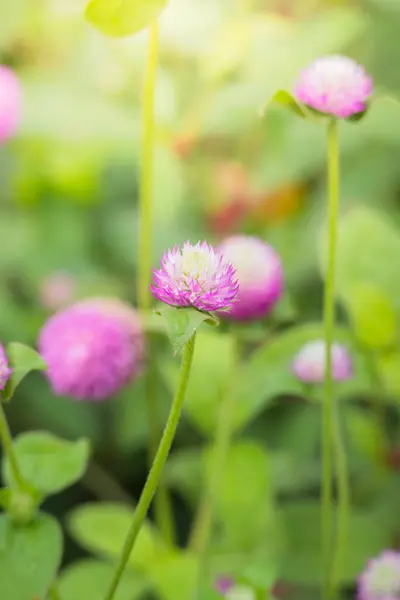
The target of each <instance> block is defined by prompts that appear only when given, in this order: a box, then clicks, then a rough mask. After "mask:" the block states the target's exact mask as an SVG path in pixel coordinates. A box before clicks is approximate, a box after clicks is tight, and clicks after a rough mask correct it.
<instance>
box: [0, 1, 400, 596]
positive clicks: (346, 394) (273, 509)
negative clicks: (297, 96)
mask: <svg viewBox="0 0 400 600" xmlns="http://www.w3.org/2000/svg"><path fill="white" fill-rule="evenodd" d="M93 4H95V2H93ZM155 4H158V5H159V6H161V4H163V3H162V2H158V3H155ZM84 7H85V2H83V1H82V0H74V1H73V0H69V1H68V2H64V1H63V0H38V1H36V2H32V1H31V0H13V2H12V3H9V2H6V0H0V11H1V14H2V18H1V23H0V54H1V62H2V63H5V64H9V65H10V66H12V67H14V68H15V69H16V71H17V72H18V74H19V75H20V77H21V81H22V84H23V95H24V110H23V113H24V114H23V122H22V124H21V128H20V131H19V134H18V136H17V137H16V138H15V139H14V140H13V141H12V142H10V143H8V144H6V145H4V146H3V147H2V148H1V151H0V236H1V239H2V250H3V251H2V252H1V254H0V286H1V290H2V291H1V294H0V337H1V339H2V341H3V342H5V343H7V342H9V341H11V340H18V341H20V342H24V343H30V344H34V343H35V340H36V337H37V333H38V330H39V329H40V327H41V325H42V324H43V322H44V320H45V319H46V318H47V316H48V315H49V313H50V312H51V311H50V310H49V307H48V306H47V304H46V297H45V295H44V284H45V282H46V281H48V280H49V278H51V277H52V276H53V275H54V274H55V273H60V272H63V273H66V274H68V275H70V276H71V277H72V278H73V280H74V290H73V292H71V294H70V298H68V300H69V301H74V300H76V299H78V298H82V297H86V296H88V295H99V296H101V295H109V294H111V295H117V296H119V297H121V298H123V299H126V300H128V301H130V302H132V303H133V304H134V303H135V299H136V286H135V274H136V268H137V265H138V262H139V261H140V260H141V257H140V256H138V254H137V230H138V209H137V187H138V173H139V142H140V136H141V126H140V119H141V82H142V78H143V71H144V63H145V60H144V59H145V50H146V35H145V33H139V34H138V35H135V36H134V37H132V38H127V39H124V40H118V41H116V40H111V39H107V38H106V37H103V36H102V35H100V33H99V32H97V31H96V30H95V29H94V28H92V27H91V26H90V25H89V24H88V23H87V22H85V20H84V19H83V11H84ZM160 23H161V56H160V66H159V69H158V74H157V75H158V81H157V98H156V115H157V139H156V149H155V173H154V178H155V193H154V218H155V224H154V225H155V227H154V238H153V256H152V259H153V262H154V264H156V263H157V261H158V259H159V257H160V255H161V254H162V252H163V251H164V250H165V249H166V248H167V247H169V246H171V245H173V244H174V243H179V242H181V241H183V240H186V239H190V240H192V241H197V240H198V239H203V238H207V239H208V240H210V241H211V242H216V241H218V240H219V239H221V238H222V237H223V236H225V235H228V234H230V233H234V232H237V231H241V232H245V233H251V234H254V235H258V236H260V237H261V238H263V239H265V240H267V241H268V242H270V243H271V244H272V245H273V246H274V247H275V248H276V249H277V251H278V252H279V253H280V254H281V256H282V259H283V263H284V268H285V277H286V295H285V298H284V301H283V302H282V303H281V306H278V307H277V309H276V311H275V312H274V313H273V314H272V315H271V317H270V318H269V319H268V320H266V321H265V322H260V323H257V324H254V325H250V326H239V327H238V328H237V330H236V334H237V337H238V338H239V339H240V341H241V342H240V343H241V353H240V365H239V367H238V368H237V369H235V377H236V378H237V385H235V386H234V389H233V390H232V392H231V393H232V394H234V396H235V406H234V425H235V434H234V442H233V445H232V447H231V449H230V452H229V455H228V460H227V466H226V471H225V472H224V476H223V477H222V479H221V482H220V495H219V498H218V502H217V526H216V528H215V531H214V532H213V534H214V535H213V539H212V544H211V550H210V552H211V558H210V561H209V562H210V565H209V569H210V573H211V579H212V577H216V576H217V575H219V574H221V573H223V574H228V575H229V574H234V575H235V576H237V577H239V578H241V579H242V580H243V581H248V582H249V583H251V584H252V585H255V586H256V585H259V584H260V581H261V582H262V585H265V587H270V585H271V581H270V580H272V579H273V580H274V582H275V579H279V580H283V581H284V582H286V583H288V584H290V586H292V587H291V588H290V590H291V591H290V592H289V596H290V597H294V594H295V597H296V598H301V597H302V596H301V594H303V593H304V594H306V597H307V599H308V600H313V598H314V597H316V589H317V585H318V583H319V581H320V554H321V552H320V546H319V522H320V517H319V509H318V506H317V503H316V498H317V494H318V489H319V481H320V474H319V469H320V459H319V456H320V399H321V398H320V394H319V393H318V391H317V392H316V393H315V397H314V398H313V402H306V401H305V399H304V398H305V397H306V396H307V393H308V390H305V389H304V388H303V387H302V386H301V385H300V384H299V382H298V381H297V380H295V378H294V377H293V376H292V374H291V371H290V366H291V360H292V357H293V355H294V353H295V352H296V351H297V350H298V349H299V348H300V347H301V345H302V344H303V343H304V342H306V341H308V340H310V339H315V338H318V337H321V332H322V329H321V323H320V318H321V310H320V309H321V289H322V280H323V272H324V246H325V237H326V236H325V233H324V232H325V187H326V183H325V139H324V131H323V129H322V128H320V127H318V126H317V125H314V124H310V123H309V122H308V121H305V120H301V119H297V118H295V117H294V116H293V115H291V114H290V113H289V112H287V111H285V110H283V109H282V108H280V107H279V106H276V105H275V106H271V107H269V110H268V111H267V113H266V114H265V115H264V116H262V117H261V116H260V111H261V109H262V107H263V106H265V104H266V103H267V102H268V101H269V99H271V98H272V96H273V94H274V93H275V92H276V90H278V89H281V88H283V89H289V90H291V89H292V87H293V81H294V79H295V77H296V74H297V72H298V70H299V69H300V68H301V67H303V66H304V65H305V64H306V63H307V62H308V61H309V60H312V59H313V58H315V57H316V56H318V55H321V54H325V53H346V54H348V55H350V56H353V57H354V58H356V59H357V60H359V61H360V62H362V63H363V64H364V65H365V66H366V68H367V69H368V70H369V71H370V72H371V73H372V74H373V76H374V79H375V85H376V89H377V92H378V93H379V99H378V100H377V102H376V103H375V105H374V107H373V109H372V110H371V111H370V112H369V113H368V114H367V116H366V117H365V119H363V120H362V121H361V122H360V123H358V124H347V123H346V124H343V125H342V126H341V128H340V129H341V131H340V135H341V153H342V183H341V212H342V218H341V223H340V240H339V241H340V243H339V264H338V278H337V283H338V303H339V305H340V309H341V323H340V325H339V326H338V328H337V339H338V340H339V341H342V342H345V343H346V345H347V346H348V347H349V348H351V350H352V352H353V356H354V364H355V377H354V379H353V380H351V381H349V382H345V383H344V384H343V385H341V386H340V387H339V388H338V401H339V402H340V405H341V407H343V411H342V419H343V425H344V429H345V431H346V433H347V452H348V456H349V462H350V469H351V482H352V500H353V508H352V516H351V523H350V530H351V535H349V547H348V556H346V561H345V568H344V570H343V572H342V573H341V581H342V583H343V584H344V586H348V585H351V584H352V583H354V578H355V577H356V575H357V574H358V572H359V571H360V569H361V568H362V567H363V565H364V564H365V562H366V560H367V559H368V557H370V556H371V555H374V554H376V553H377V552H379V551H380V550H381V549H383V548H386V547H389V546H391V545H394V544H395V543H396V540H397V539H398V537H397V536H398V535H399V533H400V527H399V522H398V517H397V508H396V507H397V506H398V502H399V498H400V485H399V476H398V469H399V468H400V460H399V455H398V452H399V443H400V421H399V418H398V405H399V398H400V375H399V365H400V345H399V327H398V325H399V317H400V313H399V311H400V284H399V281H400V280H399V277H398V259H399V257H400V229H399V227H400V202H399V200H400V195H399V192H400V176H399V169H398V164H399V160H400V134H399V131H400V105H399V104H398V103H397V102H396V100H395V99H396V97H397V96H398V91H399V88H400V76H399V69H398V63H399V59H400V48H399V45H398V41H397V34H398V27H399V26H400V11H399V10H398V8H397V6H396V3H394V2H389V1H383V0H382V1H381V0H379V1H377V0H365V1H364V2H362V1H359V2H356V1H355V0H354V2H352V1H350V0H349V1H345V0H343V1H341V2H339V1H334V0H332V1H331V2H329V1H328V0H327V1H325V2H323V1H322V0H321V1H317V0H313V1H307V2H305V1H304V0H286V1H284V0H274V1H271V2H267V1H264V0H257V1H256V0H254V2H251V1H249V2H237V3H235V6H234V7H233V3H232V2H230V1H229V0H218V1H216V0H204V1H203V2H198V1H197V0H171V2H170V4H169V6H168V7H167V8H166V10H165V12H163V14H162V17H161V20H160ZM146 319H147V316H146ZM146 323H147V326H148V329H149V330H150V329H152V330H153V335H154V336H155V339H156V347H157V354H158V358H159V365H158V370H157V373H156V377H157V382H158V386H157V387H158V389H157V393H158V404H159V406H160V419H162V422H164V421H165V417H166V414H167V412H168V408H169V406H170V402H171V396H172V392H173V388H174V385H175V382H176V378H177V370H178V361H177V359H176V358H174V357H173V356H172V352H171V350H170V346H169V343H168V340H167V337H166V335H165V333H164V330H163V329H162V327H161V326H160V325H159V324H158V321H153V320H152V318H150V317H149V319H148V321H147V320H146ZM233 343H234V342H233V338H232V334H231V331H230V329H229V327H227V326H226V324H222V325H221V326H220V327H219V328H218V329H216V330H214V329H212V330H211V329H208V330H206V329H205V328H204V330H203V331H202V332H201V333H199V335H198V344H197V348H196V353H195V360H194V366H193V374H192V380H191V382H190V386H189V391H188V398H187V403H186V406H185V413H184V418H183V419H182V422H181V426H180V429H179V432H178V438H177V441H176V444H175V447H174V451H173V453H172V456H171V459H170V461H169V463H168V465H167V469H166V472H165V481H166V482H168V484H169V486H170V487H171V488H172V490H173V493H174V499H175V500H176V505H175V513H176V517H177V522H178V523H179V527H180V532H179V533H180V539H181V540H186V538H187V535H188V525H189V523H188V519H189V518H190V519H191V518H192V515H193V513H194V511H195V509H196V507H197V505H198V501H199V497H200V495H201V493H202V490H204V486H205V485H206V479H207V473H208V470H207V464H208V463H207V457H208V456H209V452H210V450H211V444H212V441H213V438H214V434H215V424H216V420H217V418H218V414H219V409H220V405H221V401H222V398H223V396H224V394H226V393H227V389H228V388H229V386H228V384H229V383H230V381H231V378H232V369H234V366H233V365H234V357H233V352H234V350H233ZM144 388H145V386H144V384H143V381H142V380H140V381H138V382H136V383H135V384H133V385H131V386H130V387H129V388H128V389H126V390H124V391H123V392H121V394H119V396H118V397H117V398H115V400H113V401H111V402H109V403H107V404H105V405H101V406H98V405H89V404H82V403H74V402H71V400H70V399H67V398H55V397H54V396H53V394H52V393H51V391H50V390H49V388H48V385H47V383H46V382H45V380H44V378H43V377H42V376H41V375H40V374H32V375H31V376H29V378H28V379H27V380H25V381H24V382H23V383H22V384H21V386H20V387H19V388H18V390H17V393H16V395H15V399H14V401H13V403H12V404H11V405H10V417H11V423H12V427H13V429H14V430H15V431H16V432H24V431H25V430H30V429H41V430H42V429H49V430H50V431H52V432H54V434H60V435H63V436H66V437H67V438H69V439H71V440H76V439H77V438H80V437H82V436H85V437H87V438H89V439H90V440H91V442H92V445H93V461H92V462H91V463H90V467H89V471H88V475H87V478H86V479H84V482H83V485H84V486H85V487H86V488H88V490H89V491H88V490H87V489H86V490H85V491H83V490H82V489H81V488H79V492H77V494H75V492H74V491H72V492H71V491H69V492H64V494H63V495H61V496H58V497H57V498H56V499H55V500H54V503H53V504H51V507H52V510H53V511H54V512H55V513H57V514H58V515H60V514H61V515H64V514H65V513H66V512H68V513H69V515H68V518H67V524H68V531H69V533H70V535H71V536H72V538H73V539H74V540H75V541H76V542H77V544H79V545H80V546H81V547H82V548H84V549H85V550H87V551H89V552H90V553H91V554H93V555H94V557H95V558H94V559H84V560H83V561H81V562H78V563H76V564H75V565H73V566H68V567H66V570H65V571H64V572H63V574H62V576H61V578H60V594H61V597H62V600H81V599H82V598H85V599H87V600H92V598H93V600H97V599H98V598H99V595H100V593H101V591H102V590H103V591H104V588H105V586H106V584H107V583H109V581H110V578H111V570H110V565H109V561H113V560H115V558H116V556H117V554H118V553H119V551H120V548H121V545H122V542H123V539H124V535H125V533H126V530H127V526H128V525H127V524H128V523H129V520H130V517H131V514H132V505H133V500H132V501H131V504H129V500H130V496H132V497H134V498H137V496H138V493H139V491H140V488H141V485H142V483H143V478H144V476H145V473H146V461H145V449H146V447H147V442H148V426H147V417H146V405H145V397H144V394H145V390H144ZM377 403H378V405H379V406H380V407H381V409H382V410H383V415H384V421H383V423H381V425H384V427H382V426H377V421H376V418H375V409H376V404H377ZM382 407H383V408H382ZM37 435H39V434H37ZM18 439H19V440H23V437H19V438H18ZM49 439H50V438H49ZM18 443H19V442H17V444H18ZM78 443H79V442H76V443H75V445H71V446H70V447H69V446H68V445H67V446H66V447H65V448H63V449H62V448H60V447H59V446H58V443H57V444H56V446H57V448H56V450H57V452H58V451H61V450H62V451H63V452H64V451H67V455H66V460H67V461H68V464H69V466H70V467H71V468H72V471H73V472H72V474H71V477H70V479H69V480H68V484H69V483H72V482H73V481H75V468H76V472H79V473H80V467H82V465H81V463H80V460H83V461H84V459H85V460H86V458H87V457H86V455H85V457H83V458H82V456H80V457H78V459H79V460H78V461H77V463H76V464H75V463H74V460H75V459H76V456H75V458H74V460H72V463H74V464H75V466H74V464H72V463H70V456H69V454H68V452H69V451H72V450H73V449H74V448H75V449H76V448H77V444H78ZM68 447H69V448H70V450H69V451H68ZM46 454H48V455H49V456H50V459H51V455H52V452H48V450H46ZM73 454H74V452H73ZM78 454H79V453H78ZM74 455H75V454H74ZM99 465H100V466H99ZM48 467H49V470H50V471H51V460H50V462H49V464H48ZM53 475H54V473H53ZM53 475H52V477H53ZM36 476H37V473H36ZM47 477H48V474H46V485H47V484H48V479H47ZM52 477H50V480H51V486H52V491H56V490H57V489H58V488H59V487H64V484H63V485H60V486H59V485H58V483H57V482H56V483H57V485H56V483H55V482H54V480H53V479H52ZM33 483H35V482H34V481H33ZM64 483H65V482H64ZM65 485H66V484H65ZM121 488H122V489H121ZM74 489H76V488H73V490H74ZM95 496H98V497H99V498H100V499H102V500H106V501H108V502H107V503H105V504H99V503H89V504H84V505H83V506H79V507H77V506H76V504H77V503H78V502H79V501H81V500H82V499H83V500H94V498H95ZM119 500H124V504H118V503H116V502H117V501H119ZM127 500H128V505H126V501H127ZM185 515H186V516H185ZM249 515H250V517H249ZM3 525H4V522H3V521H2V522H1V523H0V530H1V528H2V527H3ZM44 528H49V529H51V530H52V533H51V535H50V536H48V535H47V534H46V544H51V549H50V550H51V551H50V550H49V549H48V548H44V549H43V556H46V558H43V559H42V558H41V552H42V550H41V548H42V547H41V541H40V540H41V534H42V529H44ZM140 535H141V538H140V539H139V544H138V546H137V549H136V550H135V552H134V553H133V555H132V557H131V561H130V570H128V571H127V572H126V574H125V576H124V579H123V582H122V585H121V588H120V590H119V592H118V594H119V595H117V596H116V598H118V599H120V600H133V599H134V598H139V597H143V595H144V594H145V593H147V591H148V590H149V589H153V590H157V591H158V594H159V595H160V597H161V598H162V600H177V598H176V590H177V589H181V590H186V591H185V592H183V591H182V599H184V600H186V599H187V598H188V597H189V595H188V594H189V593H190V590H191V589H192V586H193V581H194V579H195V576H196V564H195V563H194V559H193V556H192V555H191V554H190V552H189V551H186V550H178V549H176V548H174V549H171V548H168V547H166V546H165V544H164V542H162V541H161V540H160V539H159V534H158V532H157V531H156V530H155V528H154V527H153V525H152V524H151V522H150V521H149V522H148V523H146V526H145V528H144V530H143V531H142V532H141V534H140ZM16 537H17V539H16V540H15V546H13V548H14V547H15V551H16V552H19V553H23V554H24V556H25V555H26V556H27V561H28V560H30V552H31V551H32V547H33V546H34V548H35V560H40V561H42V560H43V561H44V562H45V567H46V568H44V567H43V569H42V573H43V577H44V578H45V581H44V582H43V581H42V580H40V581H36V580H35V581H30V579H29V575H27V572H26V570H25V571H24V577H25V581H26V585H27V586H28V587H29V586H30V587H29V589H30V591H32V586H33V588H34V591H35V593H37V594H39V597H40V598H41V596H40V594H42V589H45V588H46V586H47V584H48V581H50V579H52V578H53V576H54V573H55V570H56V568H57V566H58V561H59V560H60V551H59V547H60V541H59V531H58V528H57V527H56V524H55V523H54V522H53V520H52V519H51V518H50V517H43V518H42V517H41V520H40V522H39V526H38V527H37V528H36V529H35V530H34V531H33V530H32V531H30V530H27V531H26V532H25V533H23V532H19V533H18V535H17V536H16ZM2 539H3V535H2V532H1V531H0V552H1V540H2ZM155 555H156V556H157V558H156V559H155V558H154V556H155ZM76 556H77V548H76V547H75V546H73V547H72V549H69V550H68V552H67V554H66V557H65V558H66V562H68V563H69V562H70V561H71V559H72V558H75V557H76ZM50 559H51V560H50ZM7 560H8V557H7V559H4V560H2V561H0V563H1V565H2V567H1V568H2V569H7V571H4V573H7V577H4V576H3V575H2V574H1V572H0V596H1V597H3V596H4V598H7V599H8V600H21V598H19V597H18V598H17V597H16V596H13V589H14V588H13V585H14V583H13V582H14V581H16V580H18V579H19V578H21V573H20V572H14V571H12V572H11V571H10V570H9V569H8V566H7V564H8V563H7ZM10 560H11V558H10ZM10 564H11V563H10ZM13 564H14V563H13ZM21 564H26V562H25V563H21ZM267 566H268V567H267ZM267 581H268V583H267ZM293 590H294V591H293ZM212 594H213V592H212V591H211V590H206V591H205V592H204V599H203V600H212V598H213V595H212ZM24 600H25V599H24Z"/></svg>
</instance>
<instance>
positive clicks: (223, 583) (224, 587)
mask: <svg viewBox="0 0 400 600" xmlns="http://www.w3.org/2000/svg"><path fill="white" fill-rule="evenodd" d="M234 585H235V582H234V581H233V579H231V578H230V577H218V579H217V581H216V583H215V588H216V590H217V592H219V593H220V594H221V595H222V596H225V595H226V594H227V593H228V592H229V591H230V590H231V589H232V588H233V586H234Z"/></svg>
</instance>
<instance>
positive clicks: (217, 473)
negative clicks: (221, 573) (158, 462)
mask: <svg viewBox="0 0 400 600" xmlns="http://www.w3.org/2000/svg"><path fill="white" fill-rule="evenodd" d="M236 352H237V351H236V347H235V348H234V353H235V357H234V360H233V369H232V371H233V373H234V372H235V370H236V365H237V359H236ZM232 382H233V379H232V380H231V382H230V385H229V386H228V389H226V390H225V392H224V393H223V397H222V402H221V407H220V411H219V415H218V423H217V430H216V435H215V444H214V448H213V454H212V464H211V472H210V478H209V481H208V482H207V484H206V486H205V489H204V494H203V496H202V498H201V500H200V504H199V508H198V512H197V515H196V519H195V522H194V525H193V529H192V532H191V536H190V541H189V547H190V549H191V550H193V551H194V552H195V553H196V554H197V555H198V557H199V560H200V563H201V562H202V559H203V557H204V553H205V551H206V548H207V544H208V540H209V537H210V533H211V527H212V519H213V509H214V503H215V499H216V497H217V495H218V491H219V486H220V481H221V477H222V474H223V470H224V465H225V461H226V456H227V453H228V450H229V445H230V441H231V436H232V420H233V407H234V405H235V394H234V385H233V383H232Z"/></svg>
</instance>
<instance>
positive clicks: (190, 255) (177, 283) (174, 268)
mask: <svg viewBox="0 0 400 600" xmlns="http://www.w3.org/2000/svg"><path fill="white" fill-rule="evenodd" d="M238 287H239V284H238V282H237V280H236V272H235V269H234V267H233V266H232V265H231V263H229V262H226V261H225V259H224V257H223V256H222V254H221V253H219V252H216V251H215V250H214V248H212V247H211V246H209V245H208V244H207V242H198V243H197V244H196V245H195V246H192V244H190V243H189V242H186V243H185V244H183V246H182V247H180V246H175V247H174V248H173V249H172V250H168V251H167V252H166V253H165V254H164V256H163V258H162V260H161V269H159V270H156V271H154V277H153V285H152V286H151V292H152V294H153V296H155V297H156V298H158V300H161V301H162V302H165V303H166V304H170V305H171V306H177V307H188V306H193V307H194V308H197V309H198V310H202V311H206V312H212V311H219V310H223V311H225V310H230V309H231V308H232V306H233V305H234V302H235V299H236V296H237V292H238Z"/></svg>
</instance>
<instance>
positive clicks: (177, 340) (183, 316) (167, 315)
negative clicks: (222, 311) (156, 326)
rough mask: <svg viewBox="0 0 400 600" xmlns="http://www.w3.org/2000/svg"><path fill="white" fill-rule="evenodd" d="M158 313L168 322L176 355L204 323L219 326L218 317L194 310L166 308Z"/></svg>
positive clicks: (169, 333)
mask: <svg viewBox="0 0 400 600" xmlns="http://www.w3.org/2000/svg"><path fill="white" fill-rule="evenodd" d="M157 312H158V314H159V315H161V316H162V317H164V319H165V321H166V324H167V330H168V335H169V338H170V340H171V344H172V347H173V349H174V352H175V354H177V353H178V352H181V350H183V347H184V346H185V344H186V343H187V342H188V341H189V339H190V338H191V337H192V335H193V334H194V333H196V331H197V330H198V328H199V327H200V325H201V324H202V323H207V324H209V325H217V324H218V322H219V321H218V318H217V317H214V316H213V315H211V314H209V313H203V312H200V311H199V310H196V309H194V308H175V307H173V306H165V307H163V308H160V309H159V310H158V311H157Z"/></svg>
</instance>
